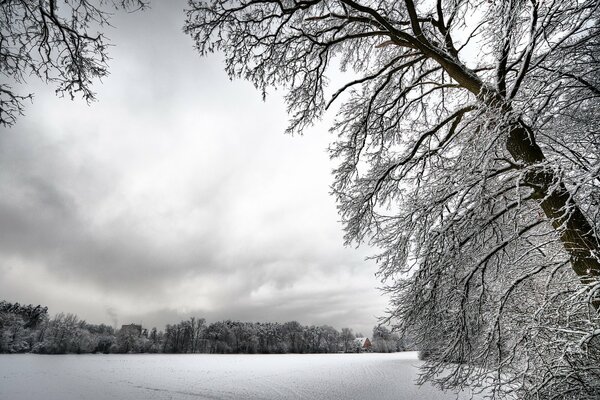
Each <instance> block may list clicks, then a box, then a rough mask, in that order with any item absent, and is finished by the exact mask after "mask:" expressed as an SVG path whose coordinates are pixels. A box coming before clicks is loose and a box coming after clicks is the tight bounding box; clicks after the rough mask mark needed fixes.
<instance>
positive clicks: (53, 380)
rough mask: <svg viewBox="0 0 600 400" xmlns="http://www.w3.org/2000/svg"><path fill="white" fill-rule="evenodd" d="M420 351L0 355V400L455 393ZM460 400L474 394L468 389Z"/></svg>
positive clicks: (398, 398) (441, 397)
mask: <svg viewBox="0 0 600 400" xmlns="http://www.w3.org/2000/svg"><path fill="white" fill-rule="evenodd" d="M419 363H420V361H418V360H417V358H416V353H412V352H411V353H396V354H324V355H320V354H319V355H315V354H310V355H301V354H287V355H207V354H202V355H147V354H146V355H144V354H141V355H62V356H42V355H33V354H24V355H1V356H0V399H2V400H5V399H6V400H9V399H10V400H36V399H51V400H53V399H56V400H75V399H88V400H100V399H128V400H137V399H139V400H142V399H144V400H145V399H174V400H180V399H181V400H184V399H265V400H271V399H273V400H274V399H328V400H335V399H357V400H358V399H360V400H364V399H390V400H391V399H394V400H404V399H430V400H445V399H448V400H450V399H455V398H456V395H455V394H453V393H442V392H440V391H438V390H436V389H435V388H433V387H431V386H422V387H419V386H417V385H415V384H414V381H415V379H416V377H417V374H418V370H417V366H418V365H419ZM461 398H465V399H466V398H469V396H468V394H466V393H465V394H464V395H461Z"/></svg>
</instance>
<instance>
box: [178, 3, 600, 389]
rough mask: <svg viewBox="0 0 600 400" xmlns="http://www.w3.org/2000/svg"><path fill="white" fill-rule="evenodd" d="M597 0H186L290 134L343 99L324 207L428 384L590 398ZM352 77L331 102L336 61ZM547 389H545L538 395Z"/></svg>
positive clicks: (205, 38)
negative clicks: (412, 334) (338, 220)
mask: <svg viewBox="0 0 600 400" xmlns="http://www.w3.org/2000/svg"><path fill="white" fill-rule="evenodd" d="M599 7H600V3H599V2H598V1H585V0H582V1H578V0H567V1H537V0H529V1H525V0H508V1H483V0H482V1H478V0H462V1H461V0H458V1H456V0H448V1H444V0H437V1H417V2H415V1H413V0H405V1H400V2H396V1H385V0H384V1H369V0H365V1H354V0H296V1H294V0H273V1H259V0H241V1H234V2H232V1H219V0H213V1H197V0H191V1H190V3H189V10H188V13H187V21H186V25H185V31H186V32H187V33H189V34H190V35H191V36H192V37H193V38H194V39H195V42H196V46H197V49H198V50H199V52H200V53H201V54H207V53H210V52H214V51H221V52H223V53H224V54H225V60H226V61H225V63H226V67H225V68H226V71H227V73H228V74H229V75H230V76H231V77H235V78H239V77H241V78H244V79H247V80H249V81H251V82H252V83H253V84H254V85H255V86H256V87H257V88H258V89H259V90H261V91H262V92H263V94H264V93H266V92H267V90H268V88H269V87H284V88H285V89H286V90H287V94H286V101H287V104H288V110H289V113H290V117H291V120H290V125H289V129H288V130H289V132H302V131H303V129H305V128H306V127H307V126H309V125H311V124H312V123H313V122H314V121H315V120H317V119H318V118H320V117H321V116H322V115H323V113H324V112H325V111H326V110H327V109H328V108H329V107H330V106H331V104H332V103H334V102H336V100H339V102H340V103H341V105H340V106H339V112H338V114H337V119H336V122H335V123H334V125H333V126H332V132H333V133H335V134H336V135H337V139H336V140H335V142H334V143H333V144H332V146H331V156H332V157H333V158H334V159H335V160H337V161H338V167H337V168H336V169H335V171H334V176H335V181H334V184H333V192H334V194H335V195H336V196H337V199H338V203H339V211H340V213H341V215H342V218H343V221H344V224H345V230H346V240H347V242H348V243H363V242H368V243H370V244H372V245H373V246H375V247H376V248H378V249H379V253H378V254H377V255H376V256H375V257H374V258H375V259H376V260H377V261H378V262H379V265H380V271H379V274H380V276H381V278H382V279H383V280H384V281H385V282H386V288H387V290H388V292H389V293H390V294H391V295H392V304H391V308H390V315H389V319H390V320H393V321H395V323H396V324H397V325H396V328H397V329H399V330H401V331H403V330H406V329H409V328H410V329H414V330H416V332H417V333H416V336H417V340H419V339H420V346H421V347H423V348H424V349H427V353H428V364H427V373H426V374H425V378H426V379H432V380H434V381H436V382H437V383H439V384H440V385H442V386H444V387H460V386H462V385H465V384H475V385H479V386H480V387H487V388H489V389H490V390H491V393H492V394H493V395H494V396H495V397H497V398H502V397H505V396H508V397H510V396H519V397H522V398H538V397H543V398H546V397H548V398H578V399H585V398H590V399H591V398H597V396H598V395H599V394H600V368H599V366H600V329H599V328H600V325H599V320H598V312H597V310H598V308H599V306H600V300H599V293H600V292H599V290H600V284H599V282H598V277H599V276H600V261H599V257H600V251H599V249H600V244H599V241H598V227H599V223H600V218H599V211H600V208H599V204H600V203H599V200H600V192H599V188H600V177H599V172H600V163H599V160H598V157H599V155H600V146H599V145H600V141H599V140H598V138H599V136H598V134H599V132H598V126H600V124H599V122H600V110H599V102H598V99H599V97H600V74H599V73H598V71H600V68H599V67H600V65H599V59H598V56H599V54H600V52H599V50H600V47H599V44H600V40H599V38H600V37H599V34H600V26H599V21H598V17H599V13H598V9H599ZM338 63H339V64H340V65H341V68H342V70H352V72H353V74H354V75H356V76H357V77H356V78H354V79H353V80H351V81H349V82H347V83H346V84H345V85H343V86H342V87H340V88H338V90H337V91H335V92H334V94H333V95H332V96H331V97H330V98H326V95H325V93H326V86H327V84H328V73H329V72H330V71H331V70H332V68H333V67H335V66H336V65H337V64H338ZM553 396H554V397H553Z"/></svg>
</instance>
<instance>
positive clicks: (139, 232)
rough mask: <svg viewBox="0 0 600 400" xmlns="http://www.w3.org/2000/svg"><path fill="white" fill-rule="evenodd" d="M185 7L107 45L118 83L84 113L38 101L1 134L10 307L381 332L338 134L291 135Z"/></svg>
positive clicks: (148, 16)
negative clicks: (350, 238) (343, 190)
mask: <svg viewBox="0 0 600 400" xmlns="http://www.w3.org/2000/svg"><path fill="white" fill-rule="evenodd" d="M184 6H185V4H184V2H181V1H177V2H176V1H169V2H158V1H156V2H153V5H152V7H153V8H152V9H150V10H148V11H145V12H143V13H135V14H123V15H117V16H116V17H115V19H114V20H113V24H114V25H115V28H114V29H110V30H109V31H107V35H108V36H109V37H110V39H111V42H112V43H113V44H114V45H115V47H113V48H112V49H111V51H110V55H111V57H112V61H111V62H110V72H111V74H110V76H109V77H108V78H106V79H104V81H103V82H102V83H100V82H99V83H98V84H97V85H96V86H95V89H96V90H97V92H98V102H96V103H93V104H92V105H90V106H88V105H86V104H85V102H83V101H75V102H72V101H70V100H67V99H59V98H56V97H55V96H54V90H53V88H52V87H46V86H44V85H42V84H40V83H39V82H35V81H33V80H32V81H31V82H30V85H29V87H28V90H30V91H35V93H36V97H35V101H34V102H33V104H29V105H28V107H27V109H26V114H27V115H26V116H25V117H22V118H21V119H20V120H19V121H18V123H17V124H16V125H15V126H14V127H12V128H10V129H8V128H0V130H1V132H0V185H1V186H0V188H1V191H2V196H0V298H3V299H6V300H9V301H18V302H21V303H36V304H45V305H47V306H49V308H50V312H51V313H52V314H53V313H56V312H60V311H64V312H72V313H76V314H78V315H79V316H80V317H81V318H83V319H86V320H88V321H90V322H107V323H110V324H123V323H129V322H139V321H141V322H142V323H143V324H144V325H146V326H153V325H155V326H157V327H161V328H162V327H163V326H164V324H166V323H170V322H177V321H179V320H180V319H182V318H186V317H187V316H189V315H197V316H204V317H206V318H207V319H208V320H209V321H214V320H218V319H239V320H246V321H287V320H298V321H300V322H301V323H303V324H324V323H327V324H330V325H333V326H335V327H336V328H338V329H339V328H341V327H345V326H349V327H352V328H354V329H355V330H359V331H363V332H364V333H366V334H368V333H369V332H370V330H371V328H372V326H373V325H374V324H375V323H376V321H377V317H378V316H381V315H382V314H383V311H384V309H385V306H386V302H387V301H386V299H385V298H384V297H382V296H381V293H380V292H379V291H378V290H377V289H376V287H377V286H379V282H378V280H377V279H376V278H375V277H374V273H375V271H376V266H375V265H374V264H373V263H372V262H370V261H369V262H367V261H365V260H364V259H365V257H366V256H367V255H369V254H370V253H372V250H371V249H369V248H367V247H365V248H362V247H361V248H359V249H355V248H345V247H344V246H343V243H342V242H343V241H342V226H341V224H340V223H339V217H338V215H337V213H336V207H335V201H334V199H333V197H331V196H330V195H329V185H330V184H331V181H332V177H331V174H330V171H331V169H332V167H333V166H334V164H333V163H332V162H331V161H330V160H329V159H328V155H327V152H326V148H327V146H328V143H329V141H330V140H331V139H332V137H331V135H330V134H329V133H328V132H327V120H329V121H330V120H331V118H332V117H333V116H329V117H328V118H326V120H325V121H324V123H323V124H321V125H318V126H315V127H314V128H313V129H311V130H310V131H308V132H306V134H305V135H304V136H298V137H291V136H287V135H284V134H283V131H284V129H285V126H286V122H287V116H286V114H285V106H284V104H283V102H282V101H281V98H280V95H281V93H277V92H276V91H274V92H273V93H272V94H271V95H270V96H269V97H268V98H267V101H266V102H263V101H262V100H261V96H260V93H258V92H257V91H256V90H255V89H254V88H253V87H252V86H251V85H250V84H249V83H247V82H244V81H233V82H232V81H230V80H229V79H228V77H227V76H226V75H225V73H224V72H223V63H222V60H221V57H220V56H219V55H215V56H213V57H209V58H200V56H199V55H198V54H197V53H196V52H195V51H194V50H193V47H192V41H191V39H190V38H188V37H187V36H185V35H184V34H183V33H182V32H181V26H182V25H183V19H184V15H183V12H182V11H181V10H182V9H183V8H184Z"/></svg>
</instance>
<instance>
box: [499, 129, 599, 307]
mask: <svg viewBox="0 0 600 400" xmlns="http://www.w3.org/2000/svg"><path fill="white" fill-rule="evenodd" d="M509 129H510V133H509V136H508V140H507V143H506V148H507V150H508V152H509V153H510V154H511V156H512V157H513V158H514V159H515V161H518V162H521V163H524V164H526V165H529V166H531V170H530V171H528V172H527V173H526V174H525V177H524V182H523V184H525V185H528V186H530V187H531V188H532V189H533V190H534V198H535V199H536V201H537V202H538V203H539V205H540V207H541V208H542V210H543V211H544V214H545V215H546V217H548V219H549V220H550V222H551V223H552V226H553V227H554V228H555V229H556V231H557V232H558V233H559V235H560V240H561V242H562V244H563V246H564V248H565V250H566V251H567V253H569V257H570V261H571V266H572V268H573V271H575V273H576V274H577V276H579V278H580V280H581V282H582V283H583V284H586V285H594V284H597V283H600V280H599V279H598V277H600V260H599V257H600V244H599V240H598V237H597V236H596V234H595V232H594V229H593V227H592V225H591V224H590V223H589V221H588V220H587V218H586V217H585V215H584V214H583V212H582V211H581V209H580V208H579V206H578V205H577V203H576V202H575V200H574V199H573V196H572V195H571V193H570V192H569V190H568V189H567V188H566V187H565V185H564V183H563V182H562V181H561V180H560V177H558V176H557V175H556V173H555V172H554V171H553V170H551V169H548V168H545V167H544V165H543V164H542V163H543V162H544V161H546V158H545V156H544V153H543V152H542V149H541V148H540V147H539V146H538V145H537V143H536V142H535V137H534V135H533V132H532V131H531V129H530V128H529V127H527V126H526V125H525V124H524V123H523V122H522V121H517V122H515V123H513V124H512V125H511V126H510V128H509ZM536 164H541V165H540V166H539V167H537V166H536ZM599 292H600V290H597V292H596V293H595V294H593V298H592V305H593V306H594V308H595V309H596V310H600V293H599Z"/></svg>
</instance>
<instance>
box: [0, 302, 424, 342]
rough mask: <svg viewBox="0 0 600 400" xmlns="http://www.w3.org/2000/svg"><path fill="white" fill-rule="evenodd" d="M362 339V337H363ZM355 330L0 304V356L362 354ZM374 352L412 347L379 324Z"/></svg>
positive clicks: (373, 339)
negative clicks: (145, 319) (121, 321)
mask: <svg viewBox="0 0 600 400" xmlns="http://www.w3.org/2000/svg"><path fill="white" fill-rule="evenodd" d="M359 336H362V335H359ZM356 337H357V336H356V335H355V334H354V333H353V332H352V329H349V328H342V330H341V331H338V330H336V329H335V328H333V327H331V326H328V325H321V326H314V325H313V326H303V325H301V324H300V323H298V322H296V321H291V322H285V323H278V322H266V323H263V322H239V321H229V320H227V321H218V322H213V323H210V324H207V323H206V321H205V319H204V318H195V317H192V318H190V319H188V320H185V321H181V322H179V323H177V324H173V325H167V326H166V328H165V330H164V331H159V330H157V329H156V328H152V329H150V330H147V329H143V328H142V327H141V326H140V325H135V324H131V325H123V326H122V327H121V329H115V328H113V327H112V326H110V325H106V324H100V325H95V324H89V323H87V322H85V321H83V320H80V319H79V318H78V317H77V316H76V315H73V314H63V313H60V314H57V315H56V316H55V317H53V318H50V317H49V316H48V308H47V307H42V306H33V305H20V304H19V303H8V302H6V301H0V353H40V354H66V353H77V354H83V353H221V354H226V353H338V352H356V351H364V349H363V348H362V345H361V344H359V341H357V340H355V338H356ZM370 343H371V347H370V349H369V350H370V351H374V352H386V353H387V352H395V351H404V350H410V349H412V346H411V344H410V343H407V342H406V341H405V340H402V339H401V338H400V337H399V336H398V335H397V334H395V333H391V332H390V331H389V330H388V329H387V328H386V327H382V326H376V327H375V328H373V335H372V337H371V338H370Z"/></svg>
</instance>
